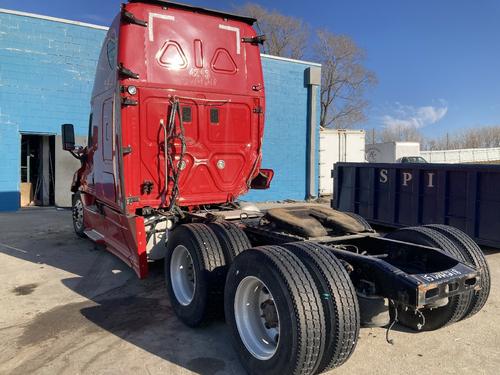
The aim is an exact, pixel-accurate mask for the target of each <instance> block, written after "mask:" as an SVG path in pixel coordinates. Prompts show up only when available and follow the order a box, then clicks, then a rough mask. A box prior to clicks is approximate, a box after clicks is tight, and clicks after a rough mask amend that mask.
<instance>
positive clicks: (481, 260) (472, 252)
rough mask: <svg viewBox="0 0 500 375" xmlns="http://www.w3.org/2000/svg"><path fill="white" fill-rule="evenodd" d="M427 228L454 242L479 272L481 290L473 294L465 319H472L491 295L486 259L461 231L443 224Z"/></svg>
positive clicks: (473, 242) (479, 249)
mask: <svg viewBox="0 0 500 375" xmlns="http://www.w3.org/2000/svg"><path fill="white" fill-rule="evenodd" d="M426 227H427V228H431V229H434V230H436V231H438V232H439V233H442V234H443V235H445V236H446V237H448V239H450V240H451V241H453V242H454V243H455V244H456V245H457V246H458V247H459V249H460V251H461V252H462V254H463V256H464V257H465V258H466V259H467V263H468V264H470V265H471V266H473V267H474V268H476V269H477V270H479V273H480V276H481V281H480V284H481V290H479V291H477V292H476V291H475V292H473V293H472V301H471V303H470V305H469V308H468V309H467V312H466V313H465V316H464V318H463V319H467V318H470V317H471V316H472V315H474V314H476V313H478V312H479V311H480V310H481V309H482V308H483V306H484V305H485V303H486V301H487V300H488V296H489V294H490V288H491V277H490V269H489V267H488V262H487V261H486V257H485V256H484V253H483V251H482V250H481V248H480V247H479V246H478V245H477V243H476V242H475V241H474V240H473V239H472V238H470V237H469V236H468V235H467V234H465V233H464V232H462V231H461V230H460V229H457V228H455V227H451V226H449V225H442V224H431V225H426Z"/></svg>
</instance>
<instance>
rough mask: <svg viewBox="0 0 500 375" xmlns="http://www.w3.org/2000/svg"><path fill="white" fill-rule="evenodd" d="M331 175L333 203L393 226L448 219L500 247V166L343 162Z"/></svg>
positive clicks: (480, 241)
mask: <svg viewBox="0 0 500 375" xmlns="http://www.w3.org/2000/svg"><path fill="white" fill-rule="evenodd" d="M332 174H334V177H335V179H334V181H335V192H336V194H335V197H334V199H333V200H332V207H333V208H336V209H339V210H341V211H350V212H355V213H357V214H360V215H361V216H363V217H364V218H366V219H367V220H368V221H370V222H372V223H375V224H382V225H387V226H392V227H399V226H409V225H422V224H431V223H441V224H448V225H452V226H454V227H457V228H459V229H462V230H463V231H465V232H466V233H467V234H469V235H470V236H471V237H473V238H474V239H475V240H476V241H477V242H478V243H480V244H483V245H488V246H493V247H500V165H479V164H363V163H338V164H336V165H335V167H334V171H332Z"/></svg>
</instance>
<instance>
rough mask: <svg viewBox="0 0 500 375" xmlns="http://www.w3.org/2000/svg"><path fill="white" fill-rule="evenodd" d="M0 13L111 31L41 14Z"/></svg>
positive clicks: (5, 10) (14, 11) (104, 27)
mask: <svg viewBox="0 0 500 375" xmlns="http://www.w3.org/2000/svg"><path fill="white" fill-rule="evenodd" d="M0 13H5V14H12V15H15V16H22V17H30V18H37V19H42V20H46V21H52V22H59V23H66V24H70V25H75V26H81V27H88V28H90V29H97V30H108V29H109V27H106V26H100V25H94V24H91V23H86V22H79V21H72V20H67V19H64V18H57V17H50V16H43V15H41V14H35V13H28V12H20V11H17V10H10V9H2V8H0Z"/></svg>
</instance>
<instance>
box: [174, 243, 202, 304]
mask: <svg viewBox="0 0 500 375" xmlns="http://www.w3.org/2000/svg"><path fill="white" fill-rule="evenodd" d="M170 281H171V284H172V289H173V291H174V295H175V298H177V301H178V302H179V303H180V304H181V305H183V306H187V305H189V304H190V303H191V302H192V301H193V297H194V290H195V286H196V273H195V272H194V263H193V258H191V255H190V254H189V251H188V249H186V247H185V246H183V245H178V246H177V247H176V248H175V249H174V252H173V253H172V259H171V260H170Z"/></svg>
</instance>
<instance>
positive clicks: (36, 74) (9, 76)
mask: <svg viewBox="0 0 500 375" xmlns="http://www.w3.org/2000/svg"><path fill="white" fill-rule="evenodd" d="M105 35H106V30H104V29H102V28H93V27H86V26H78V25H75V24H71V23H64V22H58V21H52V20H48V19H43V18H37V17H30V16H25V15H21V14H11V13H5V12H2V11H0V152H1V153H2V163H0V211H8V210H15V209H17V208H19V182H20V179H21V176H20V153H21V134H23V133H24V134H29V133H36V134H58V133H60V126H61V124H63V123H73V124H75V132H76V134H77V135H81V136H84V135H86V134H87V131H88V116H89V112H90V111H89V108H90V104H89V101H90V95H91V91H92V86H93V84H94V74H95V69H96V65H97V59H98V56H99V52H100V48H101V44H102V41H103V40H104V36H105ZM57 167H58V165H57V162H56V169H57ZM70 182H71V180H70Z"/></svg>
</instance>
